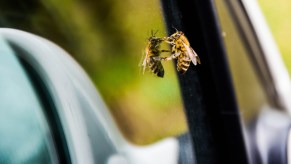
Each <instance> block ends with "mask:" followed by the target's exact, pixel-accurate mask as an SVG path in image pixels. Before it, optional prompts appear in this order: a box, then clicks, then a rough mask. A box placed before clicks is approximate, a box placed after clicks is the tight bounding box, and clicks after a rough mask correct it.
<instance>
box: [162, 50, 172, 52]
mask: <svg viewBox="0 0 291 164" xmlns="http://www.w3.org/2000/svg"><path fill="white" fill-rule="evenodd" d="M160 52H171V51H169V50H161V51H160Z"/></svg>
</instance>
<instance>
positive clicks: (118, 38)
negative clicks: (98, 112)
mask: <svg viewBox="0 0 291 164" xmlns="http://www.w3.org/2000/svg"><path fill="white" fill-rule="evenodd" d="M0 6H1V7H0V8H1V10H2V11H1V14H0V20H1V21H0V24H1V26H2V27H10V28H17V29H21V30H24V31H28V32H31V33H34V34H37V35H40V36H43V37H45V38H47V39H49V40H51V41H53V42H55V43H56V44H58V45H60V46H61V47H62V48H64V49H65V50H66V51H68V52H69V53H70V54H71V55H72V56H73V57H74V58H75V59H76V60H77V61H78V62H79V63H80V64H81V65H82V67H83V68H84V69H85V70H86V72H87V73H88V74H89V76H90V77H91V79H92V80H93V82H94V83H95V85H96V87H97V88H98V90H99V91H100V93H101V95H102V97H103V98H104V100H105V102H106V104H107V105H108V106H109V109H110V111H111V113H112V115H113V116H114V118H115V120H116V122H117V124H118V126H119V128H120V129H121V131H122V132H123V134H124V136H125V137H126V138H127V139H128V140H129V141H130V142H133V143H135V144H139V145H145V144H150V143H154V142H156V141H159V140H161V139H163V138H166V137H169V136H177V135H181V134H183V133H185V132H187V131H188V129H187V124H186V119H185V115H184V111H183V104H182V101H181V97H180V90H179V84H178V80H177V77H176V71H175V69H176V66H174V64H173V63H172V62H164V64H163V66H164V70H165V75H164V78H160V77H156V75H154V74H153V73H151V72H150V71H146V72H145V74H142V73H141V67H140V66H139V65H140V61H141V60H142V56H143V55H144V53H145V46H146V45H147V42H148V41H147V38H148V37H150V36H151V33H152V32H151V31H154V33H156V36H158V37H164V36H167V33H166V30H165V25H164V21H163V16H162V10H161V7H160V3H159V1H155V0H150V1H140V2H136V1H132V0H126V1H107V0H100V1H91V0H85V1H77V0H72V1H63V2H59V1H55V0H48V1H33V0H32V1H27V2H21V1H17V3H15V2H6V1H1V2H0ZM68 18H69V19H68ZM162 47H163V49H169V47H168V45H167V44H164V45H162ZM167 55H169V54H167V53H165V56H167Z"/></svg>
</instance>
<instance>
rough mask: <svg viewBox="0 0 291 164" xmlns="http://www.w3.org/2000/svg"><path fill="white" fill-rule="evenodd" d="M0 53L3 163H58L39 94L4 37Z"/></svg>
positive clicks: (0, 150) (1, 147)
mask: <svg viewBox="0 0 291 164" xmlns="http://www.w3.org/2000/svg"><path fill="white" fill-rule="evenodd" d="M0 54H1V55H0V76H1V78H0V90H1V92H0V138H1V139H0V163H56V162H58V161H57V157H56V154H55V149H54V143H53V141H52V136H51V134H50V131H49V128H48V124H47V122H46V119H45V118H44V116H43V113H42V108H41V106H40V104H39V102H38V100H37V98H36V94H35V93H34V92H33V89H32V86H31V85H30V84H29V83H28V78H27V77H26V76H25V73H24V71H23V69H22V68H20V63H18V61H17V59H16V58H15V56H14V54H13V53H12V52H11V51H10V49H9V48H8V47H7V44H6V43H4V42H3V41H2V40H0Z"/></svg>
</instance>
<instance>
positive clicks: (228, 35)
mask: <svg viewBox="0 0 291 164" xmlns="http://www.w3.org/2000/svg"><path fill="white" fill-rule="evenodd" d="M215 3H216V8H217V12H218V17H219V21H220V26H221V35H222V36H223V40H224V43H225V47H226V51H227V58H228V61H229V64H230V71H231V75H232V80H233V84H234V89H235V93H236V96H237V101H238V106H239V109H240V112H241V115H242V118H243V119H244V121H246V122H248V121H249V120H250V119H251V118H252V117H254V116H255V115H256V114H257V113H258V111H259V110H260V109H261V108H262V107H263V106H264V105H267V104H268V102H267V99H266V97H265V93H264V90H263V88H262V85H261V84H260V81H259V79H258V75H257V74H256V71H255V68H254V67H253V65H252V62H251V59H250V58H249V55H248V53H249V51H248V49H247V46H246V45H245V43H244V42H243V39H242V38H241V36H240V34H239V31H238V29H237V27H236V26H235V24H234V20H233V19H232V17H231V15H230V12H229V11H228V8H227V7H226V4H225V3H224V1H216V2H215Z"/></svg>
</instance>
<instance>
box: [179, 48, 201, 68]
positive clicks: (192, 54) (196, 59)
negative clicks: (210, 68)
mask: <svg viewBox="0 0 291 164" xmlns="http://www.w3.org/2000/svg"><path fill="white" fill-rule="evenodd" d="M183 45H184V47H185V48H186V51H187V54H188V55H189V57H190V59H191V60H192V63H193V64H194V65H197V63H198V64H201V61H200V58H199V56H198V55H197V53H196V52H195V51H194V50H193V49H192V48H191V47H190V46H188V45H186V44H185V43H183Z"/></svg>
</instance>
